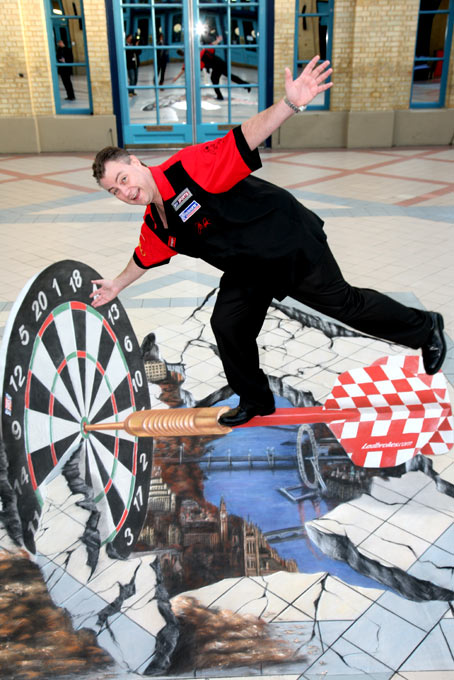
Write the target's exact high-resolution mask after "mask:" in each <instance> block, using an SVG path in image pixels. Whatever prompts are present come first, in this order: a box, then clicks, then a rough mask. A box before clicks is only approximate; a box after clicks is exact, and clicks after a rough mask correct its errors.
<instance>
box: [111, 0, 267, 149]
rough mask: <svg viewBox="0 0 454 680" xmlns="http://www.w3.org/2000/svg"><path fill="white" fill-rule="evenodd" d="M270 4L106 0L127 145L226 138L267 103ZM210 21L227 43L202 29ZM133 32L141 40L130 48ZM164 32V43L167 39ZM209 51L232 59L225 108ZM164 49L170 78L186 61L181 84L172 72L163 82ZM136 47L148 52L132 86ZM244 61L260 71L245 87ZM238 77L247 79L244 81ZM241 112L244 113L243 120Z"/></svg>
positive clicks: (117, 97) (122, 138) (117, 99)
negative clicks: (130, 62) (206, 67)
mask: <svg viewBox="0 0 454 680" xmlns="http://www.w3.org/2000/svg"><path fill="white" fill-rule="evenodd" d="M267 4H269V0H255V1H254V0H252V1H251V2H234V1H233V2H232V0H224V1H216V2H207V1H206V0H205V2H204V1H203V0H180V1H178V0H177V1H176V2H173V1H172V2H166V1H165V0H161V2H157V1H156V0H140V1H139V2H131V1H130V2H124V1H122V0H106V9H107V18H108V31H109V42H110V59H111V72H112V90H113V96H114V110H115V113H116V115H117V120H118V128H119V130H118V133H119V134H118V137H119V143H120V144H121V145H122V146H131V147H134V146H136V147H141V146H155V145H156V146H158V145H166V146H183V145H187V144H192V143H197V142H203V141H207V140H210V139H215V138H216V137H219V136H222V135H223V134H225V133H226V132H227V130H228V129H230V128H231V127H234V126H235V125H237V124H239V123H241V122H242V120H244V119H246V118H248V117H249V116H250V115H253V114H254V113H256V112H257V111H260V110H262V109H264V108H266V104H267V87H266V82H267V78H266V71H267V66H268V68H269V64H267V56H266V37H267V36H266V29H267V26H266V15H267V12H266V6H267ZM180 16H181V21H180ZM251 17H254V18H253V19H251ZM202 23H203V25H204V26H205V27H206V26H207V25H210V26H211V27H212V33H213V35H215V34H217V35H219V36H220V38H219V39H220V42H219V43H214V44H213V45H209V46H208V45H206V37H205V36H203V37H202V36H201V35H200V28H199V27H200V26H201V24H202ZM176 29H178V30H179V32H178V33H176ZM128 33H131V34H132V35H133V43H132V45H128V46H127V45H125V38H126V35H127V34H128ZM160 35H162V36H163V41H162V42H159V36H160ZM136 40H137V44H136ZM204 43H205V44H204ZM203 49H209V51H211V52H212V53H213V54H214V55H215V56H216V57H217V58H218V63H220V62H219V59H222V60H223V61H224V63H225V69H226V73H227V77H226V78H224V77H223V78H222V79H221V82H220V83H219V86H220V87H221V88H222V92H223V94H224V101H223V103H222V107H220V106H216V101H215V99H214V96H213V93H214V91H215V90H214V87H213V83H212V82H211V81H210V80H209V77H208V75H207V74H206V73H205V71H204V72H203V74H202V72H201V69H200V64H201V59H200V57H201V53H202V50H203ZM164 50H165V51H166V52H167V55H168V60H169V64H168V66H167V73H169V72H170V76H172V75H173V74H174V73H175V71H176V70H178V69H177V66H178V67H180V66H181V67H183V66H184V70H183V71H182V75H181V76H180V78H179V79H178V81H176V82H173V79H172V78H171V77H167V78H166V80H165V81H164V82H163V83H160V81H159V72H158V61H159V60H158V55H159V54H160V53H162V52H163V51H164ZM134 51H139V52H140V54H139V55H138V56H139V60H140V64H141V65H140V67H139V70H138V73H139V79H138V82H137V84H136V85H134V86H132V85H131V81H130V80H128V71H127V65H126V53H127V52H134ZM177 61H179V62H180V63H177ZM241 67H244V70H246V71H249V73H252V74H253V75H252V77H250V79H249V80H247V82H246V83H245V85H244V84H243V80H244V78H243V80H241V78H239V76H236V72H237V70H238V68H241ZM180 70H181V69H180ZM211 73H213V71H211ZM238 79H239V80H240V82H241V84H238V83H237V82H236V81H237V80H238ZM250 81H251V82H250ZM268 89H269V88H268ZM246 90H247V91H248V94H247V95H246V94H244V98H245V106H244V107H243V108H242V109H241V111H240V110H239V107H238V105H237V101H238V100H239V96H238V95H239V93H240V92H241V95H243V93H244V91H246ZM234 97H235V99H234ZM246 97H248V98H249V99H248V101H246ZM268 97H269V92H268ZM211 99H213V102H211V101H210V100H211ZM139 102H141V103H140V104H139ZM142 104H145V105H144V106H143V105H142ZM207 108H208V111H211V110H213V109H215V108H217V109H219V110H218V111H216V116H214V115H213V116H211V114H210V113H207ZM147 109H148V111H147ZM241 114H244V117H243V118H241ZM210 118H214V120H211V119H210Z"/></svg>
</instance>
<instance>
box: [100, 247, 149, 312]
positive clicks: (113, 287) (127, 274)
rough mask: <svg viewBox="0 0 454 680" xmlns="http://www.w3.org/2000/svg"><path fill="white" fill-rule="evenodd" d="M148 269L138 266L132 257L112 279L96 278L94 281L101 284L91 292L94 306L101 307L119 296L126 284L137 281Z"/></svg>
mask: <svg viewBox="0 0 454 680" xmlns="http://www.w3.org/2000/svg"><path fill="white" fill-rule="evenodd" d="M146 271H147V270H146V269H142V267H138V266H137V265H136V263H135V262H134V259H133V258H131V259H130V260H129V262H128V264H127V265H126V267H125V269H124V270H123V271H122V272H121V274H119V275H118V276H117V277H116V278H115V279H113V280H112V281H111V280H110V279H96V280H94V281H92V283H94V284H96V285H97V286H99V287H98V288H97V290H94V291H93V292H92V293H90V297H91V298H92V299H93V302H92V305H93V307H100V306H101V305H105V304H106V303H107V302H110V301H111V300H113V299H114V298H116V297H117V295H118V293H120V292H121V291H122V290H123V289H124V288H126V286H129V285H130V284H131V283H134V281H137V279H139V278H140V277H141V276H142V275H143V274H145V272H146Z"/></svg>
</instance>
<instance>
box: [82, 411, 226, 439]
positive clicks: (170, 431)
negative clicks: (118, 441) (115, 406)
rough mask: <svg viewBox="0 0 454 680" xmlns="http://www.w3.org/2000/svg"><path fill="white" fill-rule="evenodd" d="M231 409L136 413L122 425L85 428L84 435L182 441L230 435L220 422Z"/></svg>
mask: <svg viewBox="0 0 454 680" xmlns="http://www.w3.org/2000/svg"><path fill="white" fill-rule="evenodd" d="M228 410H229V408H228V406H220V407H217V408H181V409H151V410H146V411H134V412H133V413H130V414H129V415H128V416H127V418H126V419H125V420H124V421H123V422H120V423H99V424H95V425H86V426H85V431H86V432H92V431H99V430H125V431H126V432H128V433H129V434H131V435H133V436H134V437H182V436H190V435H200V436H203V435H213V434H227V433H228V432H231V429H230V428H229V427H225V426H224V425H221V423H219V422H218V418H219V416H220V415H221V414H222V413H225V412H226V411H228Z"/></svg>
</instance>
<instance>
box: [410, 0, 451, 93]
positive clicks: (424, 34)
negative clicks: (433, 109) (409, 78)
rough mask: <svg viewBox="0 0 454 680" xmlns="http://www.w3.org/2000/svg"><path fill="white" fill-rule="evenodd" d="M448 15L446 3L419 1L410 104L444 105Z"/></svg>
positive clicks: (437, 0) (432, 0) (436, 0)
mask: <svg viewBox="0 0 454 680" xmlns="http://www.w3.org/2000/svg"><path fill="white" fill-rule="evenodd" d="M448 18H449V15H448V13H447V10H446V3H444V2H443V1H440V0H421V4H420V13H419V20H418V32H417V36H416V49H415V62H414V66H413V86H412V94H411V104H412V105H413V104H416V105H419V106H424V105H428V106H436V105H440V106H442V105H443V102H442V101H441V99H442V86H441V83H442V80H443V75H444V74H443V71H444V70H446V69H445V39H446V32H447V28H448ZM446 66H447V65H446Z"/></svg>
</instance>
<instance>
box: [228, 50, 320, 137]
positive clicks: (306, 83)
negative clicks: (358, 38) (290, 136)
mask: <svg viewBox="0 0 454 680" xmlns="http://www.w3.org/2000/svg"><path fill="white" fill-rule="evenodd" d="M319 59H320V57H319V56H316V57H314V58H313V59H312V60H311V61H310V62H309V63H308V64H307V65H306V67H305V69H304V70H303V71H302V73H301V74H300V75H299V76H298V78H296V80H293V78H292V74H291V71H290V69H288V68H286V69H285V94H286V97H287V98H288V100H289V101H290V102H291V103H292V104H294V105H295V106H307V104H309V102H311V101H312V100H313V99H314V97H316V96H317V95H318V94H320V93H321V92H324V91H325V90H327V89H328V88H330V87H331V85H332V83H331V82H330V83H327V82H325V81H326V79H327V78H328V76H330V75H331V73H332V72H333V69H332V68H329V61H324V62H322V63H321V64H319V65H318V66H317V62H318V61H319ZM293 115H294V112H293V111H292V109H291V108H290V106H288V104H286V103H285V101H284V99H280V100H279V101H278V102H276V104H273V105H272V106H270V107H269V108H268V109H265V111H261V112H260V113H257V114H256V115H255V116H252V118H249V120H246V121H245V122H244V123H242V125H241V129H242V131H243V135H244V137H245V139H246V141H247V143H248V146H249V148H250V149H251V150H252V149H255V148H257V147H258V146H259V145H260V144H262V142H264V141H265V139H267V138H268V137H269V136H270V135H271V134H272V133H273V132H274V131H275V130H277V129H278V128H279V127H280V126H281V125H282V123H284V122H285V121H286V120H287V119H288V118H290V116H293Z"/></svg>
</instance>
